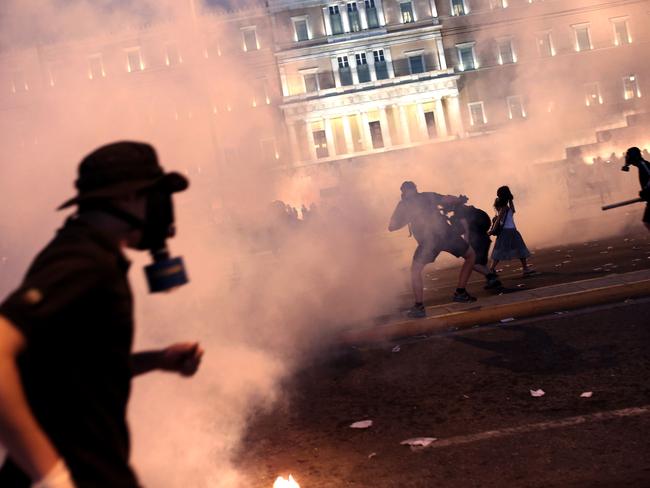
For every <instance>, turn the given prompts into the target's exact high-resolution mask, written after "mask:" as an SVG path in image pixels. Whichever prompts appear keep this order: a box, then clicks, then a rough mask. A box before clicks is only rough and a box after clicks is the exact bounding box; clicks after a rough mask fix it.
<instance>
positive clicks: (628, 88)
mask: <svg viewBox="0 0 650 488" xmlns="http://www.w3.org/2000/svg"><path fill="white" fill-rule="evenodd" d="M623 98H625V100H631V99H633V98H641V90H640V89H639V80H638V78H637V77H636V75H629V76H626V77H625V78H623Z"/></svg>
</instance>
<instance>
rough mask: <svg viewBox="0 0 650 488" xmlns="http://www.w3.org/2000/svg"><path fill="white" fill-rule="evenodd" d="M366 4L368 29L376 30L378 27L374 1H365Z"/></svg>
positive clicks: (377, 15)
mask: <svg viewBox="0 0 650 488" xmlns="http://www.w3.org/2000/svg"><path fill="white" fill-rule="evenodd" d="M365 4H366V20H368V28H369V29H376V28H377V27H379V14H378V13H377V6H376V5H375V0H365Z"/></svg>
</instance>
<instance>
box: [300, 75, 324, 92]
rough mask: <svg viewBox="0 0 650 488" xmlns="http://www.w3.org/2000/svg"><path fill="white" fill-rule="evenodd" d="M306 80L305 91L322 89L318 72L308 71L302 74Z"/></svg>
mask: <svg viewBox="0 0 650 488" xmlns="http://www.w3.org/2000/svg"><path fill="white" fill-rule="evenodd" d="M302 79H303V81H304V82H305V93H315V92H317V91H318V90H319V89H320V86H319V83H318V73H306V74H304V75H302Z"/></svg>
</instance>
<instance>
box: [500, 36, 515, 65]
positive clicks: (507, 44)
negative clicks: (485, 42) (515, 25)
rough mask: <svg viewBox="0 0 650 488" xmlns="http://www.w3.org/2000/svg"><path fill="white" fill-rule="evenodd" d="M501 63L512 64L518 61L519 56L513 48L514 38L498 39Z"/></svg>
mask: <svg viewBox="0 0 650 488" xmlns="http://www.w3.org/2000/svg"><path fill="white" fill-rule="evenodd" d="M497 50H498V55H497V59H498V61H499V64H512V63H516V62H517V56H516V55H515V52H514V49H513V48H512V39H500V40H499V41H497Z"/></svg>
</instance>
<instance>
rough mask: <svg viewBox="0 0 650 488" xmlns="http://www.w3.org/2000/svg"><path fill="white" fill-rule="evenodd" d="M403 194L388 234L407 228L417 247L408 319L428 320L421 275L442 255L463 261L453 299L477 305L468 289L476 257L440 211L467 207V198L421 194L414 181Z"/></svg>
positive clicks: (406, 182) (403, 188) (412, 272)
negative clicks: (413, 301) (458, 205)
mask: <svg viewBox="0 0 650 488" xmlns="http://www.w3.org/2000/svg"><path fill="white" fill-rule="evenodd" d="M400 190H401V192H402V198H401V200H400V201H399V203H398V204H397V207H396V208H395V211H394V212H393V215H392V216H391V218H390V222H389V224H388V230H389V231H390V232H394V231H396V230H399V229H401V228H402V227H405V226H407V225H408V226H409V230H410V231H411V233H412V235H413V237H415V240H416V241H417V243H418V246H417V248H416V249H415V253H414V254H413V261H412V264H411V285H412V287H413V295H414V297H415V304H414V305H413V307H412V308H411V309H410V310H409V312H408V316H409V317H411V318H423V317H426V312H425V309H424V299H423V297H424V283H423V281H422V271H423V269H424V267H425V266H426V265H427V264H428V263H433V262H434V261H435V260H436V258H437V257H438V255H439V254H440V253H441V252H443V251H444V252H448V253H449V254H451V255H452V256H455V257H457V258H463V259H464V262H463V266H462V268H461V270H460V274H459V277H458V287H457V288H456V292H455V293H454V296H453V297H452V299H453V300H454V301H455V302H461V303H467V302H474V301H476V298H474V297H473V296H471V295H470V294H469V293H468V292H467V289H466V286H467V282H468V281H469V277H470V276H471V274H472V269H473V267H474V261H475V258H476V255H475V254H474V251H473V250H472V248H471V246H470V245H469V244H468V243H467V242H465V241H464V240H463V238H462V237H461V236H460V235H459V234H457V233H454V232H453V230H452V228H451V226H450V225H449V223H448V222H447V218H446V217H445V216H444V215H443V214H442V210H441V207H450V206H452V205H457V204H462V203H465V202H467V198H466V197H462V196H461V197H456V196H453V195H440V194H438V193H433V192H423V193H420V192H418V189H417V186H416V185H415V183H413V182H412V181H405V182H404V183H402V186H401V187H400Z"/></svg>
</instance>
